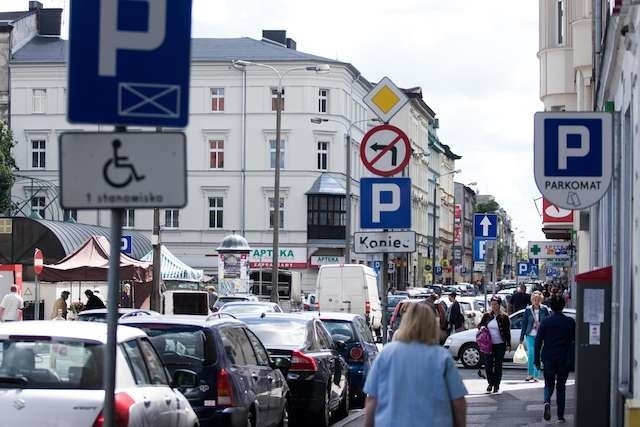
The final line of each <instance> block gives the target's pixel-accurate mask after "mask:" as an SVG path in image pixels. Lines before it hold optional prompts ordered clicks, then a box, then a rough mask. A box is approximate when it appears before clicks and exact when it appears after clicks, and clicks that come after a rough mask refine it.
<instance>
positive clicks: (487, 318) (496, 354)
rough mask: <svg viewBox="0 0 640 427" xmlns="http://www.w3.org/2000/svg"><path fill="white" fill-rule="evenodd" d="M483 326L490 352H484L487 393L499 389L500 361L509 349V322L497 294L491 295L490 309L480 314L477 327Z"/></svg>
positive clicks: (501, 361) (502, 360) (500, 378)
mask: <svg viewBox="0 0 640 427" xmlns="http://www.w3.org/2000/svg"><path fill="white" fill-rule="evenodd" d="M483 327H485V328H487V329H488V330H489V336H490V337H491V354H485V355H484V359H485V368H486V370H487V382H488V383H489V384H488V385H487V393H492V392H493V393H497V392H498V391H500V382H501V381H502V363H503V362H504V354H505V352H507V351H511V322H510V320H509V316H507V315H506V314H505V313H504V312H503V311H502V298H500V297H499V296H497V295H494V296H493V297H491V311H489V312H487V313H485V314H484V316H482V320H480V323H479V324H478V329H479V330H482V328H483Z"/></svg>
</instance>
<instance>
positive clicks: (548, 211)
mask: <svg viewBox="0 0 640 427" xmlns="http://www.w3.org/2000/svg"><path fill="white" fill-rule="evenodd" d="M542 222H543V223H544V224H571V223H573V211H571V210H568V209H563V208H559V207H557V206H556V205H554V204H552V203H551V202H549V201H548V200H547V199H542Z"/></svg>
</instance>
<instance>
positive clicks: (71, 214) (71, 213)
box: [62, 209, 78, 222]
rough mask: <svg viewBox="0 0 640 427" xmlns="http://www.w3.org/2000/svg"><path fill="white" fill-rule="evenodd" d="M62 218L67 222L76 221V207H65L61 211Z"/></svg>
mask: <svg viewBox="0 0 640 427" xmlns="http://www.w3.org/2000/svg"><path fill="white" fill-rule="evenodd" d="M62 220H63V221H67V222H71V221H73V222H78V210H77V209H65V210H64V211H63V212H62Z"/></svg>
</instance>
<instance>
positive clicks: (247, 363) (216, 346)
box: [120, 315, 290, 427]
mask: <svg viewBox="0 0 640 427" xmlns="http://www.w3.org/2000/svg"><path fill="white" fill-rule="evenodd" d="M120 323H121V324H126V325H127V326H134V327H137V328H140V329H142V330H144V331H145V332H146V333H147V335H148V336H149V339H150V341H151V343H152V344H153V346H154V347H155V349H156V351H157V352H158V354H159V355H160V356H161V358H162V361H163V362H164V364H165V366H166V367H167V368H168V369H169V371H170V372H171V373H172V374H173V372H174V371H175V370H176V369H189V370H192V371H194V372H196V373H197V374H198V378H199V379H200V385H199V386H198V387H194V388H188V389H183V388H181V389H180V391H181V392H182V393H183V394H184V396H185V397H186V398H187V399H188V400H189V403H190V404H191V406H192V408H193V410H194V411H195V413H196V415H197V416H198V419H199V421H200V425H201V426H203V427H204V426H216V427H217V426H225V427H247V426H252V427H272V426H286V425H287V423H288V418H289V416H288V405H287V398H288V394H289V387H288V386H287V382H286V379H285V377H284V375H283V374H282V372H281V371H280V369H282V370H287V369H288V368H289V365H290V363H289V361H287V360H284V359H279V360H277V361H275V362H274V361H272V360H271V359H270V357H269V354H268V353H267V350H266V349H265V348H264V346H263V344H262V342H261V341H260V340H259V339H258V338H257V337H256V336H255V334H254V333H253V332H251V330H249V328H248V327H247V325H246V324H245V323H243V322H241V321H238V320H236V319H235V318H233V317H232V316H229V315H220V316H216V315H214V316H210V317H209V318H205V317H204V316H144V317H130V318H127V319H121V321H120Z"/></svg>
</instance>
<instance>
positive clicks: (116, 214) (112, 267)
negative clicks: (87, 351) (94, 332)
mask: <svg viewBox="0 0 640 427" xmlns="http://www.w3.org/2000/svg"><path fill="white" fill-rule="evenodd" d="M123 214H124V209H111V232H110V239H109V240H110V242H109V243H110V247H109V274H108V281H109V292H108V299H107V347H106V349H105V355H104V356H105V357H104V362H105V363H104V370H103V372H104V381H103V384H104V394H105V396H104V397H105V399H104V425H105V426H112V425H115V423H114V418H113V417H114V414H113V406H114V392H115V385H116V384H115V383H116V330H117V329H116V328H117V327H118V301H119V300H120V288H119V283H120V237H121V234H122V216H123Z"/></svg>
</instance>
